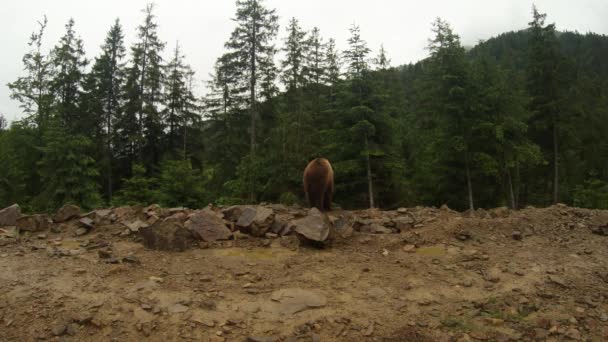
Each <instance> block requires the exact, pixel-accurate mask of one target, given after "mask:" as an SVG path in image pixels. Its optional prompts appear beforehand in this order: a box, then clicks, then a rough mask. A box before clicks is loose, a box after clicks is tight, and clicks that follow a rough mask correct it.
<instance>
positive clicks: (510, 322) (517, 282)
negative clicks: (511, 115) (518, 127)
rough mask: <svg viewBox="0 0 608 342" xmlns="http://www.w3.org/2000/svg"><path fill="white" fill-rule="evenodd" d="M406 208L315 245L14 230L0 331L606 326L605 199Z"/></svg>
mask: <svg viewBox="0 0 608 342" xmlns="http://www.w3.org/2000/svg"><path fill="white" fill-rule="evenodd" d="M406 211H407V212H409V213H413V214H414V215H416V217H417V224H416V225H415V226H414V227H412V228H411V229H406V230H402V231H401V232H400V233H388V234H372V233H363V232H357V231H354V232H353V233H352V234H347V235H350V236H346V235H345V236H335V237H334V240H333V242H332V243H331V244H330V245H329V246H327V247H326V248H323V249H319V248H315V247H309V246H305V245H300V243H299V242H298V240H297V239H296V238H295V237H294V236H285V237H274V236H271V237H270V238H256V237H249V236H245V235H242V236H239V239H237V240H229V241H221V242H215V243H205V244H201V247H198V248H192V249H188V250H186V251H184V252H165V251H155V250H148V249H146V248H145V247H144V246H143V245H142V243H141V238H140V237H138V236H137V235H135V236H134V235H129V236H124V234H123V235H121V234H120V233H121V232H122V231H123V229H124V227H119V226H116V225H108V226H107V227H96V228H94V229H92V230H90V231H89V232H88V233H86V234H83V235H80V236H74V234H73V232H68V231H62V230H57V229H55V230H49V231H43V232H36V233H22V234H21V235H20V236H19V237H18V238H13V239H5V240H3V241H4V242H3V243H2V245H0V340H1V341H45V340H50V341H141V340H150V341H569V340H576V341H607V340H608V248H606V247H607V245H608V237H607V236H603V235H601V234H595V233H594V232H593V230H596V229H597V227H601V226H603V225H605V224H607V223H608V211H598V210H583V209H574V208H568V207H565V206H553V207H550V208H545V209H535V208H529V209H525V210H520V211H508V210H505V209H502V210H495V211H490V212H484V211H479V212H476V213H474V214H471V213H468V214H461V213H457V212H453V211H451V210H449V209H443V210H440V209H431V208H411V209H407V210H402V211H401V213H405V212H406ZM393 214H394V215H398V214H396V213H393ZM331 215H332V216H333V218H334V219H335V218H337V217H339V216H341V215H355V216H356V215H359V216H363V217H382V216H383V215H388V214H387V213H384V212H379V211H362V212H340V211H338V212H332V213H331ZM53 231H56V233H55V232H53ZM600 233H601V230H600ZM58 248H59V249H58ZM58 250H59V251H60V252H58Z"/></svg>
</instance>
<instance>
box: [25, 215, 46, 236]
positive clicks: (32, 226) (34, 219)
mask: <svg viewBox="0 0 608 342" xmlns="http://www.w3.org/2000/svg"><path fill="white" fill-rule="evenodd" d="M50 226H51V223H50V221H49V218H48V216H46V215H27V216H22V217H20V218H19V219H18V220H17V228H19V230H21V231H24V232H41V231H46V230H48V229H49V227H50Z"/></svg>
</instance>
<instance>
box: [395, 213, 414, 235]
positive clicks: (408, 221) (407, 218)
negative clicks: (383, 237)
mask: <svg viewBox="0 0 608 342" xmlns="http://www.w3.org/2000/svg"><path fill="white" fill-rule="evenodd" d="M393 222H395V228H397V230H399V231H400V232H403V231H406V230H408V229H412V228H414V225H415V224H416V220H414V217H413V216H411V214H408V215H402V216H398V217H395V218H394V219H393Z"/></svg>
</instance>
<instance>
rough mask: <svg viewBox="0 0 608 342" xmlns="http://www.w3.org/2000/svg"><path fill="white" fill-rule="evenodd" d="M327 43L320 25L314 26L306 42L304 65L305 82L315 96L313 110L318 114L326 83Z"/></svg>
mask: <svg viewBox="0 0 608 342" xmlns="http://www.w3.org/2000/svg"><path fill="white" fill-rule="evenodd" d="M325 52H326V51H325V44H324V43H323V38H321V33H320V30H319V28H318V27H314V28H313V29H312V31H311V32H310V35H309V37H308V39H307V40H306V42H305V44H304V67H303V74H304V77H305V78H306V80H305V82H306V84H308V85H309V87H310V88H311V95H312V98H313V101H312V102H313V103H312V105H313V106H312V111H313V113H314V114H315V115H318V114H319V112H320V111H321V90H322V88H321V87H322V85H324V83H325V75H326V73H327V69H326V68H327V64H326V59H325Z"/></svg>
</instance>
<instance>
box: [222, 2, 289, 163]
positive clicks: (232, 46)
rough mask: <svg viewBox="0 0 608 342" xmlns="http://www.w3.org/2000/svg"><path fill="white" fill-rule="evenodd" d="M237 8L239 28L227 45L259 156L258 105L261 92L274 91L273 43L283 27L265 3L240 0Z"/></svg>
mask: <svg viewBox="0 0 608 342" xmlns="http://www.w3.org/2000/svg"><path fill="white" fill-rule="evenodd" d="M236 6H237V10H236V17H235V18H234V21H235V22H236V25H237V27H236V28H235V29H234V31H232V34H231V36H230V39H229V40H228V42H226V44H225V46H226V48H227V49H228V58H229V59H230V62H229V63H230V64H232V65H233V69H232V71H233V72H234V73H235V75H234V76H235V81H236V82H238V87H239V88H240V89H239V92H240V93H241V94H242V93H245V92H246V93H247V94H248V98H249V102H248V103H247V106H248V109H249V114H250V117H251V118H250V119H251V121H250V122H251V124H250V132H249V134H250V149H251V153H252V154H255V151H256V146H257V140H256V121H257V120H258V108H257V102H258V100H259V99H260V98H261V96H260V93H261V92H265V93H266V95H269V93H271V92H272V91H273V89H274V79H273V77H274V76H275V75H276V66H275V65H274V54H275V51H276V49H275V47H274V45H273V41H274V39H275V37H276V35H277V32H278V28H279V25H278V16H277V15H276V14H275V10H274V9H272V10H270V9H267V8H266V7H265V6H264V5H263V3H262V0H237V1H236ZM261 76H265V77H264V78H262V77H261ZM262 95H264V94H262Z"/></svg>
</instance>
